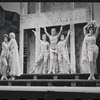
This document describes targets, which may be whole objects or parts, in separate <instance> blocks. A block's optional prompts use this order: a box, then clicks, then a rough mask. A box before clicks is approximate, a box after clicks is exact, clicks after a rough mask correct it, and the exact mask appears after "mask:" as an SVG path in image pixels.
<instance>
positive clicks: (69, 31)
mask: <svg viewBox="0 0 100 100" xmlns="http://www.w3.org/2000/svg"><path fill="white" fill-rule="evenodd" d="M70 33H71V30H70V29H69V30H68V34H67V36H66V39H65V43H66V42H67V40H68V37H69V35H70Z"/></svg>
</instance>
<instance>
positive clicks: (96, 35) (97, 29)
mask: <svg viewBox="0 0 100 100" xmlns="http://www.w3.org/2000/svg"><path fill="white" fill-rule="evenodd" d="M93 24H94V26H95V27H96V32H95V37H96V38H97V37H98V34H99V26H98V25H97V23H96V22H95V21H93Z"/></svg>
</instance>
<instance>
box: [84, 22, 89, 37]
mask: <svg viewBox="0 0 100 100" xmlns="http://www.w3.org/2000/svg"><path fill="white" fill-rule="evenodd" d="M88 25H89V24H87V25H85V26H84V27H83V32H84V36H86V35H87V30H86V28H87V27H88Z"/></svg>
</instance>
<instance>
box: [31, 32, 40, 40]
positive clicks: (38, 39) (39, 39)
mask: <svg viewBox="0 0 100 100" xmlns="http://www.w3.org/2000/svg"><path fill="white" fill-rule="evenodd" d="M32 32H34V34H35V37H36V38H37V40H38V41H39V42H41V40H40V39H39V38H38V37H37V35H36V31H34V30H32Z"/></svg>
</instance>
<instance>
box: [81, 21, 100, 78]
mask: <svg viewBox="0 0 100 100" xmlns="http://www.w3.org/2000/svg"><path fill="white" fill-rule="evenodd" d="M83 31H84V35H85V38H84V40H83V46H82V59H81V72H84V69H85V68H86V67H88V66H89V68H90V76H89V78H88V80H90V79H92V80H95V77H94V73H95V72H96V60H97V56H98V51H99V49H98V46H97V45H96V38H97V36H98V33H99V28H98V25H97V24H96V22H95V21H90V22H89V23H88V24H87V25H86V26H85V27H84V28H83ZM86 65H87V66H86ZM85 66H86V67H85ZM86 69H87V68H86Z"/></svg>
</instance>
